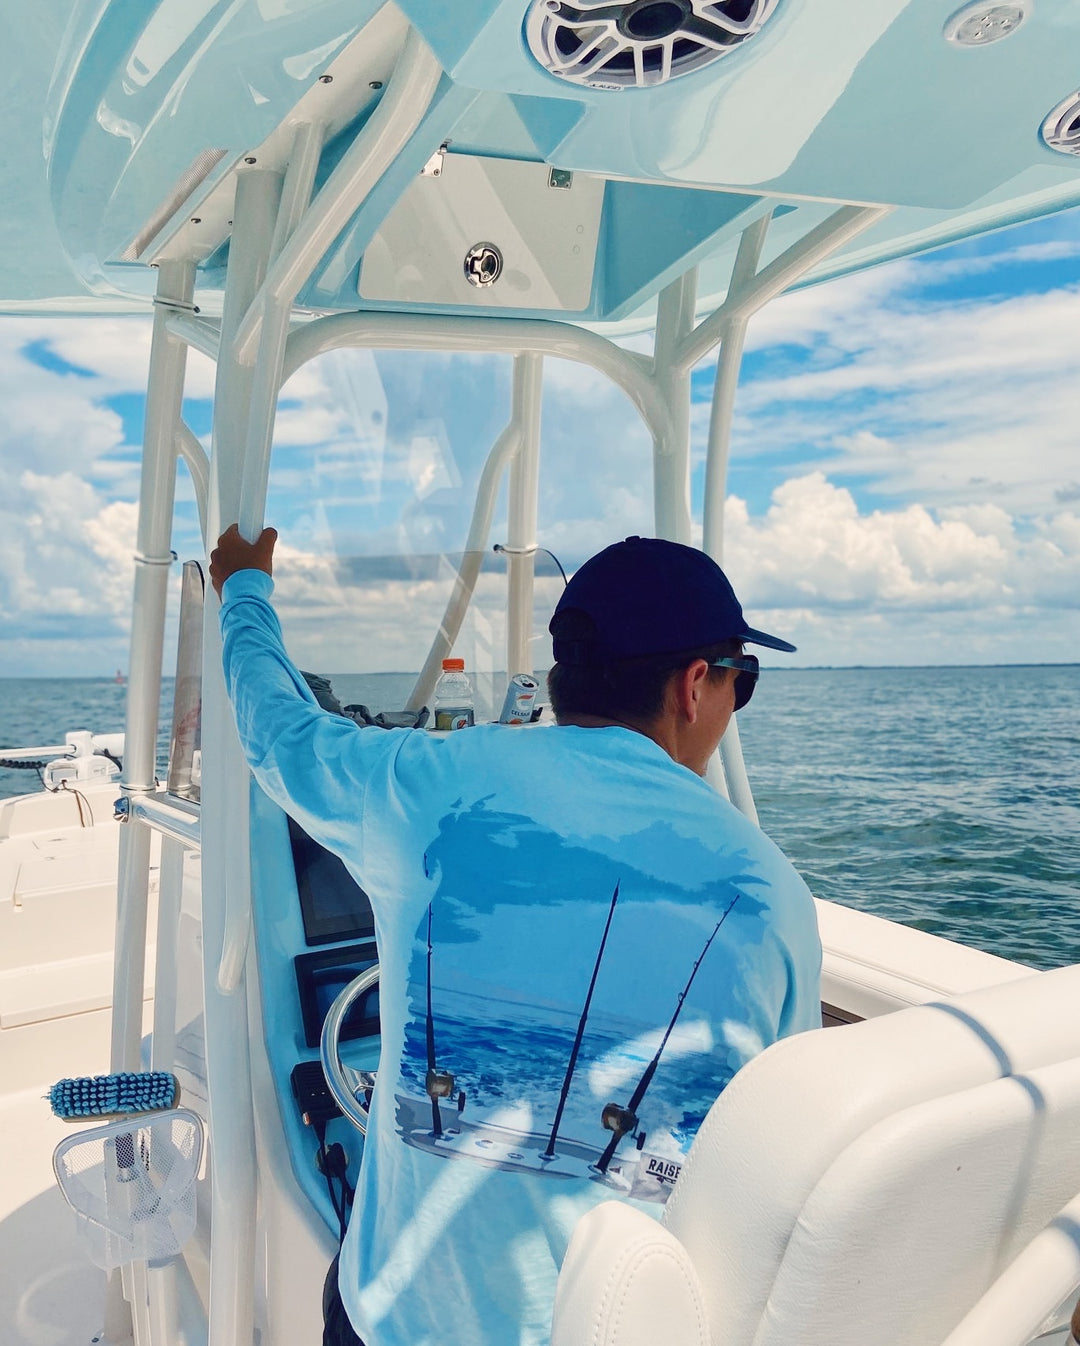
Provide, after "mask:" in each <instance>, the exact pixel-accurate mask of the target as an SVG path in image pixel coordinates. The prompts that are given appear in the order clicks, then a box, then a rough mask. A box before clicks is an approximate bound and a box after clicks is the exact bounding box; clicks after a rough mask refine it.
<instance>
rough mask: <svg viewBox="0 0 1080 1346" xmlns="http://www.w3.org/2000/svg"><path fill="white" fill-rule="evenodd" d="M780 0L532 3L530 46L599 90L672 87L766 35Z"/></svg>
mask: <svg viewBox="0 0 1080 1346" xmlns="http://www.w3.org/2000/svg"><path fill="white" fill-rule="evenodd" d="M779 3H780V0H617V2H616V3H612V2H611V0H533V4H532V6H531V8H530V10H529V12H528V15H527V17H526V20H525V36H526V40H527V42H528V44H529V49H530V51H531V52H532V54H533V55H534V56H535V57H536V59H537V60H538V61H539V62H540V64H541V65H542V66H543V67H544V69H545V70H550V71H551V73H552V74H553V75H558V77H559V78H560V79H565V80H569V81H570V82H571V83H573V84H584V85H587V86H588V87H590V88H593V89H635V88H637V89H644V88H650V87H652V86H653V85H657V84H666V83H667V82H668V80H670V79H675V78H677V77H678V76H679V75H688V74H690V72H691V71H694V70H700V69H702V68H703V67H704V66H707V65H711V64H712V63H713V61H718V60H720V58H721V57H723V56H727V55H728V54H729V53H730V52H732V51H734V50H735V49H736V48H737V47H740V46H742V44H743V43H744V42H747V41H749V39H750V38H752V37H754V36H755V34H757V33H758V32H760V30H761V29H762V27H763V26H764V25H765V22H766V21H767V20H768V18H769V16H770V15H771V14H772V13H773V11H774V10H775V9H776V7H777V5H778V4H779Z"/></svg>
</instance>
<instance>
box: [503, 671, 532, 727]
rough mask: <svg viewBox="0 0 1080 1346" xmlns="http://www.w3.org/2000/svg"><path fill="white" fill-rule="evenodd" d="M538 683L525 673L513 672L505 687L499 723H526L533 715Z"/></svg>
mask: <svg viewBox="0 0 1080 1346" xmlns="http://www.w3.org/2000/svg"><path fill="white" fill-rule="evenodd" d="M539 686H540V684H539V683H538V682H537V681H536V679H535V678H530V677H529V675H528V674H527V673H515V674H514V676H513V677H512V678H511V679H510V686H509V687H507V689H506V700H505V701H504V702H503V708H502V714H501V715H500V716H499V723H500V724H528V723H529V721H530V720H531V719H532V716H533V706H534V705H535V703H536V693H537V690H538V689H539Z"/></svg>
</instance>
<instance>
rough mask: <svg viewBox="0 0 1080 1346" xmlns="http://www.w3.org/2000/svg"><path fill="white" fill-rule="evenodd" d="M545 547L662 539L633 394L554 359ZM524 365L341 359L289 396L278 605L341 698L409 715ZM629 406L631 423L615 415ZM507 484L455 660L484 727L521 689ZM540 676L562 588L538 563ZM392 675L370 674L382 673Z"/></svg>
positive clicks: (278, 445) (284, 408)
mask: <svg viewBox="0 0 1080 1346" xmlns="http://www.w3.org/2000/svg"><path fill="white" fill-rule="evenodd" d="M545 375H546V377H545V400H544V419H543V430H542V437H541V470H540V507H539V518H538V540H539V543H540V545H541V546H543V547H549V548H550V549H551V550H552V551H553V552H554V553H555V554H556V556H558V558H559V560H560V561H561V562H562V564H563V566H564V567H566V568H567V569H569V568H570V567H572V566H574V565H576V564H578V563H579V562H580V561H581V559H583V558H584V557H585V556H587V555H589V554H590V553H591V552H593V551H595V550H598V549H599V548H600V547H602V546H605V545H606V544H607V543H608V542H611V541H614V540H616V539H617V538H619V537H622V536H625V535H626V534H627V533H628V532H648V531H649V528H650V525H649V519H650V516H651V492H652V487H651V474H650V467H649V464H650V450H649V444H648V439H647V436H646V434H645V431H644V429H643V428H641V427H640V425H639V424H638V423H637V421H636V417H635V416H634V413H633V412H632V410H631V408H630V407H629V404H628V403H627V402H626V399H625V398H624V397H623V395H622V394H621V393H619V392H618V391H617V390H615V389H612V388H611V387H610V385H607V384H606V383H605V382H604V380H602V379H601V378H600V376H598V375H594V374H592V373H591V371H585V370H580V369H578V368H577V367H575V366H571V365H568V364H563V363H557V362H548V365H547V368H546V370H545ZM510 378H511V362H510V360H509V359H508V358H505V357H497V356H477V355H467V354H453V355H449V354H447V355H438V354H426V353H415V352H408V353H405V352H370V351H362V350H348V351H336V352H332V353H330V354H328V355H325V356H322V357H320V358H319V359H318V360H315V361H312V362H311V363H310V364H309V365H308V366H306V367H305V368H304V369H302V370H301V371H299V373H297V374H296V375H295V376H294V377H293V378H292V379H291V380H290V382H289V383H288V385H287V386H286V387H285V389H284V390H283V394H282V399H281V403H280V406H279V412H278V419H277V429H276V436H275V450H274V458H273V466H272V470H271V477H270V490H269V497H268V501H267V510H266V517H267V521H268V522H270V523H273V524H274V525H275V527H277V528H278V530H279V532H280V534H281V540H280V543H279V545H278V553H277V560H276V569H275V581H276V601H277V604H278V607H279V611H280V613H281V617H282V622H283V626H284V629H285V634H286V640H287V643H288V646H289V650H290V653H291V654H292V656H293V658H294V659H295V660H296V661H297V662H298V663H299V664H300V666H301V667H302V668H303V669H305V670H306V671H312V672H318V673H322V674H326V675H329V676H330V678H331V681H332V684H333V689H334V692H335V694H336V695H337V696H338V698H339V699H340V700H341V701H342V703H343V704H348V703H352V704H356V703H363V704H365V705H368V706H369V708H370V709H371V710H372V711H378V710H393V709H400V708H401V707H402V706H403V705H404V704H405V700H406V698H407V697H408V694H409V692H410V691H411V690H412V687H413V684H414V682H415V678H416V674H417V671H418V670H419V669H420V667H421V665H422V664H423V662H424V659H425V657H426V655H427V653H428V650H429V648H430V646H431V643H432V640H433V638H434V636H435V634H436V632H437V630H438V628H439V623H440V621H441V619H442V616H443V613H444V610H445V608H446V604H447V600H448V599H449V597H450V595H451V592H452V589H453V585H454V581H455V577H456V575H457V571H458V567H459V565H460V561H461V555H462V549H463V547H464V545H465V542H466V538H467V536H468V533H469V525H470V521H471V518H472V514H473V508H474V504H475V500H476V493H477V487H478V484H479V481H480V475H481V472H482V469H483V467H484V463H485V461H486V459H487V456H488V454H489V452H490V450H491V447H492V445H493V444H494V443H495V441H496V439H497V438H498V436H499V433H500V432H501V430H502V429H503V427H504V426H505V424H506V422H507V420H508V418H509V414H510ZM612 399H614V401H615V404H618V414H617V418H616V419H617V426H616V425H614V424H611V420H612V418H611V416H610V414H609V413H608V411H607V410H605V409H606V408H609V407H611V406H612V405H613V404H612ZM506 529H507V485H506V481H505V479H504V481H503V483H502V485H501V487H500V491H499V497H498V502H497V505H496V509H495V515H494V524H493V527H492V530H491V535H490V537H489V538H488V540H487V546H486V550H485V555H484V560H483V564H482V568H481V572H480V576H479V580H478V583H477V586H476V592H475V597H474V600H473V602H472V604H471V605H470V608H469V612H468V615H467V617H466V619H465V622H464V625H463V627H462V630H461V632H460V635H459V636H458V638H457V640H456V641H455V643H454V653H455V655H458V656H460V657H462V658H464V659H465V664H466V669H467V671H468V673H469V676H470V678H471V679H472V680H473V686H474V690H475V692H476V711H477V719H478V720H479V719H481V718H491V717H493V716H497V714H498V712H499V709H500V707H501V704H502V699H503V695H504V693H505V690H506V672H505V669H506V663H507V659H506V641H507V629H506V595H507V582H506V569H507V565H506V559H505V557H504V556H502V555H499V554H496V553H495V552H494V551H493V550H492V547H493V544H495V543H499V542H503V543H504V542H506V541H507V531H506ZM536 576H537V578H536V584H535V602H534V613H533V646H532V649H533V658H532V663H533V669H534V670H539V671H542V670H545V669H547V668H548V667H549V666H550V663H551V648H550V640H549V637H548V634H547V623H548V618H549V617H550V614H551V609H552V607H553V606H554V603H555V601H556V600H557V598H558V596H559V593H560V592H561V590H562V579H561V577H560V575H559V572H558V570H557V568H556V566H555V565H554V563H553V562H552V561H551V560H550V559H549V558H548V557H547V555H545V554H544V553H543V552H540V553H538V554H537V557H536ZM376 674H377V675H380V676H378V677H373V676H372V675H376Z"/></svg>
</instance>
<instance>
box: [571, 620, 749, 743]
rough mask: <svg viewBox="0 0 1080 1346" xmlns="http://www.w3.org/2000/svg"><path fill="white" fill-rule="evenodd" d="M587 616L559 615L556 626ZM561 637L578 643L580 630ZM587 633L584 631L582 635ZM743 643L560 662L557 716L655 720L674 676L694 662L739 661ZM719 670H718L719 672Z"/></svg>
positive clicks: (723, 642)
mask: <svg viewBox="0 0 1080 1346" xmlns="http://www.w3.org/2000/svg"><path fill="white" fill-rule="evenodd" d="M582 616H583V614H581V613H577V612H567V613H565V614H562V613H560V614H557V615H556V618H555V620H554V622H553V631H554V628H555V623H559V624H560V625H561V619H562V618H563V617H565V618H568V619H570V620H569V622H568V625H570V626H573V625H574V623H575V621H578V622H580V620H581V618H582ZM555 634H556V635H557V636H560V637H563V638H566V639H571V640H572V639H575V638H577V637H578V635H579V632H578V631H576V630H566V631H555ZM581 634H584V633H581ZM742 648H743V642H742V641H741V640H723V641H720V642H719V644H716V645H707V646H703V647H701V648H700V649H696V650H681V651H679V652H677V653H675V654H653V655H644V656H642V657H640V658H637V659H622V660H619V661H618V662H616V663H607V664H568V663H556V664H555V665H554V666H553V667H552V669H551V671H550V672H549V673H548V678H547V682H548V694H549V696H550V697H551V708H552V710H553V711H554V712H555V718H556V719H561V718H562V717H563V716H567V715H596V716H598V717H599V718H601V719H612V720H630V721H633V720H651V719H653V718H654V717H655V716H656V715H659V713H660V711H661V710H662V708H663V705H664V690H665V688H666V687H667V684H668V680H669V679H670V677H671V675H672V674H673V673H677V672H678V671H679V670H680V669H683V668H686V667H687V666H688V665H690V664H692V663H693V662H694V660H695V659H704V660H706V661H707V662H708V663H712V662H713V660H714V659H735V658H738V656H739V655H740V654H741V653H742ZM719 671H720V670H718V669H717V670H714V672H717V673H718V672H719Z"/></svg>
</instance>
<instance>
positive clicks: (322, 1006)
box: [251, 786, 379, 1234]
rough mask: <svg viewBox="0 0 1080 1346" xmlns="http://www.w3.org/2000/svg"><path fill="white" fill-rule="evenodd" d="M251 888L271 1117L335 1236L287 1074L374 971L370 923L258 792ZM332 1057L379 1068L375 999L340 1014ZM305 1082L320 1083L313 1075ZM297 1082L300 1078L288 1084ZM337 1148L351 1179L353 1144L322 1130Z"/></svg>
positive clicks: (339, 1131)
mask: <svg viewBox="0 0 1080 1346" xmlns="http://www.w3.org/2000/svg"><path fill="white" fill-rule="evenodd" d="M251 832H252V887H253V890H254V892H255V893H256V894H257V895H258V896H257V900H256V902H255V903H254V927H255V942H256V954H257V957H258V961H259V977H260V982H261V986H262V1002H263V1016H262V1018H263V1036H264V1042H265V1046H266V1054H267V1058H268V1060H269V1063H270V1070H271V1074H272V1077H273V1084H274V1092H275V1095H276V1098H277V1104H278V1111H279V1113H280V1117H281V1123H282V1127H283V1129H284V1132H285V1138H286V1143H287V1145H288V1150H289V1157H290V1162H291V1164H292V1168H293V1173H294V1175H295V1178H296V1181H297V1182H298V1183H299V1185H300V1187H301V1188H302V1189H303V1191H304V1193H305V1195H306V1196H307V1197H308V1199H309V1200H310V1201H311V1202H312V1203H313V1205H314V1206H315V1207H316V1208H317V1209H318V1211H319V1213H320V1214H321V1215H322V1217H323V1218H324V1219H325V1220H326V1222H327V1225H328V1227H329V1228H330V1229H331V1230H333V1231H334V1232H335V1234H336V1232H337V1227H338V1222H337V1216H336V1215H335V1213H334V1211H333V1209H332V1207H331V1204H330V1201H329V1199H328V1194H327V1188H326V1179H325V1177H324V1176H323V1174H322V1172H321V1171H320V1170H319V1168H318V1165H317V1161H316V1160H317V1154H318V1149H319V1144H318V1139H317V1137H316V1135H315V1133H314V1131H313V1130H312V1128H311V1127H310V1126H307V1125H305V1123H304V1120H303V1116H302V1113H303V1112H304V1111H305V1109H306V1103H305V1098H304V1097H303V1096H301V1095H298V1093H297V1089H298V1088H302V1087H303V1086H302V1084H294V1080H293V1076H294V1071H295V1070H296V1067H297V1066H303V1065H304V1064H305V1063H310V1064H311V1065H312V1066H317V1064H318V1060H319V1034H320V1032H321V1030H322V1024H323V1020H324V1019H325V1017H326V1012H327V1010H328V1009H329V1008H330V1005H331V1004H332V1003H333V1001H334V999H335V997H336V996H337V995H338V993H339V992H340V991H341V990H342V989H343V988H344V987H345V986H347V985H348V983H349V982H351V981H352V980H353V978H354V977H356V976H357V975H358V974H359V973H361V972H363V971H365V970H367V969H368V968H370V967H372V966H374V964H375V963H376V962H377V961H378V949H377V947H376V944H375V922H374V918H373V916H372V912H371V904H370V903H369V902H368V899H367V895H366V894H365V893H364V891H363V889H362V888H361V887H360V885H359V884H358V883H357V882H356V880H355V879H354V878H353V877H352V875H351V874H350V873H349V872H348V870H347V869H346V868H345V866H344V865H343V864H342V863H341V861H340V860H338V859H337V857H336V856H334V855H331V854H330V852H329V851H327V850H326V849H325V848H324V847H322V846H320V845H319V844H318V842H316V841H314V840H312V838H311V837H309V836H308V835H307V833H306V832H305V831H304V830H303V828H301V827H300V826H299V825H298V824H297V823H296V822H294V821H293V819H291V818H289V817H287V816H286V814H284V813H283V812H282V811H281V809H279V808H278V806H277V805H276V804H274V803H272V802H271V801H270V800H269V799H268V798H267V797H266V795H264V794H263V793H262V791H261V790H259V789H258V787H257V786H256V787H253V789H252V802H251ZM342 1044H343V1045H342V1056H343V1058H344V1059H345V1061H346V1062H347V1064H349V1065H351V1066H353V1067H354V1068H355V1069H357V1070H375V1069H376V1067H377V1065H378V1060H379V993H378V990H377V989H373V990H372V991H370V992H368V994H367V995H366V996H364V997H363V998H362V999H360V1000H359V1001H358V1002H357V1003H356V1004H355V1005H354V1006H353V1008H352V1010H351V1011H350V1013H349V1015H348V1017H347V1019H346V1022H345V1025H344V1029H343V1032H342ZM311 1077H312V1078H314V1079H315V1080H316V1081H318V1080H320V1079H321V1070H319V1071H312V1072H311ZM306 1078H307V1076H306V1075H305V1074H304V1072H303V1071H301V1072H300V1074H299V1075H298V1080H299V1081H303V1080H305V1079H306ZM334 1141H339V1142H340V1143H341V1144H342V1145H343V1147H344V1149H345V1152H346V1154H347V1155H348V1158H349V1168H348V1173H349V1177H350V1179H351V1180H352V1181H355V1179H356V1175H357V1173H358V1171H359V1166H360V1165H359V1158H360V1149H361V1146H362V1145H363V1140H362V1138H361V1137H360V1136H359V1135H358V1134H357V1132H356V1131H355V1130H354V1129H353V1128H352V1127H351V1126H349V1125H348V1123H346V1122H344V1121H343V1120H340V1119H337V1120H332V1121H331V1122H330V1123H329V1126H328V1128H327V1143H328V1144H331V1143H333V1142H334Z"/></svg>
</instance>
